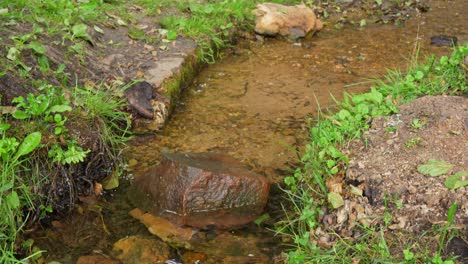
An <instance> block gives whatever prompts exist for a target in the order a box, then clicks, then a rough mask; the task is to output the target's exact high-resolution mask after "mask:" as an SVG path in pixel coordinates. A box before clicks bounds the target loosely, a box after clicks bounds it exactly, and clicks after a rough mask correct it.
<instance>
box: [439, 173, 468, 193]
mask: <svg viewBox="0 0 468 264" xmlns="http://www.w3.org/2000/svg"><path fill="white" fill-rule="evenodd" d="M463 177H468V172H466V171H460V172H458V173H455V174H454V175H452V176H450V177H448V178H447V179H446V180H445V182H444V184H445V187H447V188H449V189H450V190H455V189H457V188H460V187H464V186H468V180H462V178H463Z"/></svg>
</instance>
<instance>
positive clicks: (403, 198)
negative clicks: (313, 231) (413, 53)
mask: <svg viewBox="0 0 468 264" xmlns="http://www.w3.org/2000/svg"><path fill="white" fill-rule="evenodd" d="M467 106H468V98H467V97H459V96H426V97H422V98H419V99H417V100H414V101H413V102H411V103H407V104H404V105H401V107H400V113H399V114H395V115H393V116H390V117H380V118H377V119H375V120H373V122H372V126H371V129H370V130H369V131H367V132H366V133H365V134H364V137H363V139H362V140H356V141H354V142H353V143H351V145H350V147H349V148H348V151H349V155H350V157H351V161H350V164H349V167H348V169H347V171H346V176H345V177H346V179H345V181H346V182H348V183H351V184H353V185H357V186H358V188H361V189H363V190H364V197H360V196H358V195H350V197H349V201H350V203H351V204H358V205H359V206H357V207H358V208H361V210H360V215H358V218H359V217H365V216H372V215H380V216H381V215H383V214H384V211H385V210H387V211H389V212H391V214H392V217H393V218H392V223H391V224H390V229H391V230H394V231H395V232H400V231H401V232H402V233H406V234H412V235H414V237H417V236H418V235H419V234H421V233H422V232H424V231H426V230H428V229H430V227H431V226H432V225H434V224H443V223H445V222H444V221H446V220H447V211H448V209H449V207H450V206H451V205H452V204H453V203H454V202H458V204H459V206H458V210H457V213H456V215H455V224H456V225H457V227H458V228H459V229H460V230H461V231H462V232H461V234H462V238H463V237H464V239H466V237H467V235H468V228H467V225H468V187H461V188H458V189H456V190H449V189H448V188H447V187H445V185H444V181H445V180H446V179H447V178H448V177H449V176H450V175H453V174H454V173H457V172H461V171H468V167H467V163H466V161H467V155H466V150H467V149H468V148H467V136H468V133H467V128H468V108H467ZM415 119H419V121H420V124H424V125H423V126H422V127H420V128H417V126H414V125H412V123H413V120H415ZM430 159H435V160H442V161H445V162H448V163H450V164H452V165H454V166H453V168H452V170H451V171H449V172H448V173H447V174H446V175H442V176H439V177H430V176H425V175H422V174H421V173H419V172H418V170H417V167H418V165H420V164H423V163H425V162H427V161H428V160H430ZM385 201H387V202H385ZM400 203H401V204H400ZM397 204H399V205H400V206H396V205H397ZM345 207H346V206H345ZM358 213H359V212H358ZM465 241H466V240H465ZM467 245H468V244H466V243H465V244H464V246H463V245H462V247H464V250H465V252H466V251H468V248H467ZM462 261H463V260H462Z"/></svg>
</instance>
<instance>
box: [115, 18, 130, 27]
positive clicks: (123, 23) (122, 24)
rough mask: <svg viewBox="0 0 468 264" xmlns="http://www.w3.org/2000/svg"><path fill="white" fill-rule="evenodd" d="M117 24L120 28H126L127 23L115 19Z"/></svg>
mask: <svg viewBox="0 0 468 264" xmlns="http://www.w3.org/2000/svg"><path fill="white" fill-rule="evenodd" d="M117 24H119V25H120V26H124V27H125V26H127V25H128V24H127V22H125V21H123V20H122V19H117Z"/></svg>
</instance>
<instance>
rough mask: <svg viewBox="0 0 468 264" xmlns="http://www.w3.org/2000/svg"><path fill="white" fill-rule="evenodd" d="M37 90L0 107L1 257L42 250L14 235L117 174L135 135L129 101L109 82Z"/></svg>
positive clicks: (64, 208) (4, 259)
mask: <svg viewBox="0 0 468 264" xmlns="http://www.w3.org/2000/svg"><path fill="white" fill-rule="evenodd" d="M38 90H39V93H38V94H37V95H35V94H32V93H30V94H28V95H27V96H25V97H22V96H19V97H16V98H14V99H13V100H12V103H13V106H3V107H1V108H0V109H1V110H2V115H1V116H0V134H1V138H0V155H1V160H0V171H1V174H0V177H1V178H0V182H1V185H0V186H1V187H0V190H1V192H0V212H1V213H2V214H3V215H6V216H8V217H2V218H0V234H1V235H0V245H1V246H0V255H1V257H0V262H1V263H13V262H17V261H19V260H18V259H17V257H18V256H20V255H22V254H23V253H24V254H25V255H29V257H33V256H34V255H35V254H39V253H38V252H25V250H27V248H21V246H20V244H19V241H18V240H17V238H18V235H19V234H20V233H21V229H22V228H23V227H24V226H25V225H27V224H28V223H31V222H34V221H36V220H37V219H40V218H42V217H45V216H46V214H47V213H50V212H52V211H54V212H56V213H59V214H60V213H64V212H66V211H67V210H68V209H70V208H73V206H74V204H75V198H76V196H77V195H86V194H90V193H91V192H92V190H93V185H94V184H95V182H102V181H103V179H104V178H106V177H110V176H112V175H115V176H117V177H118V175H119V173H120V172H121V169H120V164H121V163H122V160H121V159H122V158H121V153H120V152H121V149H122V148H123V147H124V145H125V142H126V141H127V140H128V138H129V136H130V134H129V128H130V120H129V117H128V114H126V113H125V112H123V111H122V110H121V109H122V107H123V106H124V105H125V103H124V101H122V99H119V98H117V97H115V95H114V92H113V91H111V90H110V89H106V88H105V87H104V86H101V87H99V88H97V89H95V88H92V87H86V88H80V87H74V88H73V89H72V90H74V93H72V95H71V97H70V98H66V97H65V93H64V92H63V90H62V89H61V88H59V87H55V86H52V85H44V86H41V87H38ZM13 252H16V253H15V254H14V253H13Z"/></svg>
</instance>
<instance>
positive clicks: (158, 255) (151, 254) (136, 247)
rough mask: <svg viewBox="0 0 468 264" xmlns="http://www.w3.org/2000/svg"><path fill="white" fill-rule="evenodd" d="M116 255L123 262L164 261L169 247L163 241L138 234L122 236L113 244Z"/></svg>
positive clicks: (131, 263) (168, 252)
mask: <svg viewBox="0 0 468 264" xmlns="http://www.w3.org/2000/svg"><path fill="white" fill-rule="evenodd" d="M113 251H114V252H115V253H116V257H117V258H118V259H119V260H121V261H122V263H124V264H139V263H164V262H165V261H166V260H168V259H169V255H170V248H169V246H168V245H166V244H165V243H163V242H161V241H158V240H155V239H150V238H143V237H139V236H130V237H126V238H122V239H120V240H119V241H117V242H116V243H115V244H114V248H113Z"/></svg>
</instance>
